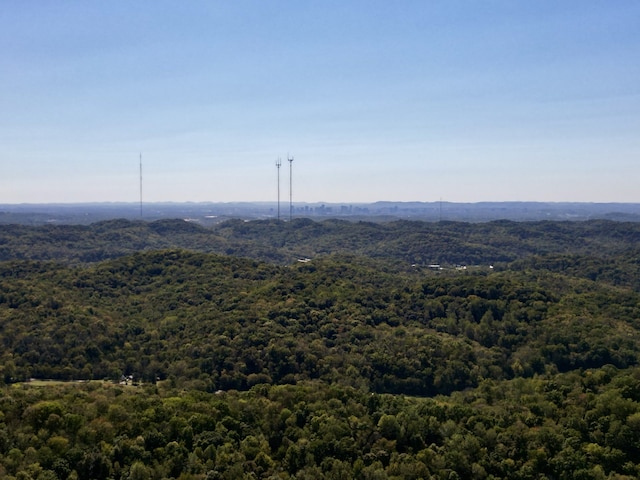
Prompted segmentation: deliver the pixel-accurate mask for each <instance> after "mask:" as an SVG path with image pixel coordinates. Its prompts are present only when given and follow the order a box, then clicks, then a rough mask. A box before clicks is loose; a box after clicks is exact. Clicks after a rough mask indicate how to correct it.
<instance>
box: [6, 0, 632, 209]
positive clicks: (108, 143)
mask: <svg viewBox="0 0 640 480" xmlns="http://www.w3.org/2000/svg"><path fill="white" fill-rule="evenodd" d="M638 21H640V4H639V3H637V2H633V1H630V0H623V1H620V2H615V3H605V2H578V1H575V0H573V1H568V2H561V3H557V2H551V1H542V2H535V3H525V2H516V3H514V2H503V1H498V2H492V3H477V2H469V1H434V2H420V1H408V2H403V3H401V4H395V3H389V2H382V1H372V2H370V1H367V2H364V1H353V2H336V1H330V2H323V3H321V4H317V3H300V2H291V1H283V2H276V3H265V2H258V1H256V0H252V1H248V2H243V3H241V4H240V3H226V2H205V1H194V2H189V3H187V4H184V3H175V2H169V1H160V2H153V3H151V2H145V1H143V2H138V3H135V4H131V3H129V2H122V1H115V2H109V3H66V2H65V3H42V2H36V3H32V2H17V1H15V0H9V2H8V3H6V4H5V8H4V9H3V13H2V15H0V39H1V41H2V42H3V45H5V48H3V49H2V50H1V51H0V62H1V63H2V65H3V69H2V71H1V72H0V86H2V88H1V89H0V127H1V128H0V139H1V142H0V155H1V157H2V159H3V161H2V170H1V173H2V174H1V175H0V204H22V203H27V204H56V203H70V204H73V203H105V202H106V203H117V202H131V203H135V202H137V201H138V200H139V161H140V154H141V155H142V164H143V175H142V177H143V199H144V201H145V202H147V203H153V202H195V203H198V202H212V203H219V202H223V203H235V202H275V201H276V181H277V170H276V166H275V162H276V160H277V159H278V158H280V159H281V160H282V163H283V165H282V167H281V170H280V182H281V185H280V186H281V199H282V201H283V202H284V201H285V200H286V201H288V199H289V181H290V179H289V164H288V163H287V162H286V159H287V156H288V155H293V157H294V158H295V159H294V161H293V199H294V203H321V202H326V203H352V204H356V203H373V202H376V201H380V198H393V199H395V200H389V201H398V202H427V203H429V202H438V201H439V200H440V199H442V200H443V201H448V202H457V203H481V202H513V201H516V202H517V201H522V202H531V201H532V202H559V203H567V202H568V203H638V202H640V194H639V193H638V188H637V183H638V180H639V179H640V162H639V161H638V153H639V152H640V137H639V136H638V134H637V132H638V131H640V64H639V63H638V61H637V59H638V58H640V30H638V28H637V25H638Z"/></svg>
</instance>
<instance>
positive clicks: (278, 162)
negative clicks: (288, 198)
mask: <svg viewBox="0 0 640 480" xmlns="http://www.w3.org/2000/svg"><path fill="white" fill-rule="evenodd" d="M281 165H282V161H280V157H278V159H277V160H276V167H277V168H278V220H280V166H281Z"/></svg>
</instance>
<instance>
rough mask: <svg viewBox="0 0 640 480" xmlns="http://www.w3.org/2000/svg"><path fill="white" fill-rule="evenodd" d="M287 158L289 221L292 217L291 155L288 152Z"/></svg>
mask: <svg viewBox="0 0 640 480" xmlns="http://www.w3.org/2000/svg"><path fill="white" fill-rule="evenodd" d="M287 160H288V161H289V221H291V220H292V219H293V175H292V172H293V157H290V156H289V154H288V153H287Z"/></svg>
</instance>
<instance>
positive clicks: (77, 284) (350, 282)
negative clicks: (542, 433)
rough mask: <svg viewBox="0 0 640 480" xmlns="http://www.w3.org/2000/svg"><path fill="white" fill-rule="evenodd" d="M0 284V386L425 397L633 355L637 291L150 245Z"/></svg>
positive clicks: (22, 267)
mask: <svg viewBox="0 0 640 480" xmlns="http://www.w3.org/2000/svg"><path fill="white" fill-rule="evenodd" d="M0 292H1V293H0V325H1V328H0V342H1V343H2V345H4V348H5V350H4V354H3V358H2V360H3V361H4V365H5V367H4V378H5V381H6V382H12V381H16V380H24V379H27V378H30V377H36V378H55V379H67V380H70V379H102V378H111V379H114V380H116V379H118V378H120V376H121V375H134V376H135V377H136V378H139V379H142V380H144V381H146V382H153V381H155V379H157V378H160V379H167V378H170V379H173V381H175V382H180V384H183V385H185V384H186V385H191V386H193V387H195V388H199V389H203V390H207V391H215V390H218V389H223V390H228V389H240V390H244V389H247V388H249V387H251V386H252V385H254V384H257V383H278V384H281V383H295V382H298V381H301V380H313V379H319V380H323V381H326V382H333V383H342V384H346V385H353V386H360V387H363V388H366V389H368V390H372V391H377V392H389V393H405V394H414V395H432V394H435V393H450V392H452V391H454V390H460V389H464V388H468V387H473V386H477V385H479V383H480V382H481V381H482V380H483V379H494V380H501V379H508V378H513V377H514V376H525V377H527V376H532V375H534V374H535V373H543V372H545V371H570V370H573V369H578V368H597V367H601V366H604V365H606V364H611V365H615V366H617V367H619V368H626V367H628V366H631V365H636V364H639V363H640V347H639V345H640V323H638V322H639V321H640V295H639V294H637V293H634V292H632V291H630V290H625V289H617V288H614V287H609V286H606V285H601V284H598V283H595V282H591V281H587V280H581V279H572V278H571V277H566V276H563V275H558V274H553V273H544V272H539V273H536V274H532V273H531V272H529V273H520V272H512V271H504V272H496V273H491V274H471V275H467V274H457V273H451V274H450V275H440V274H436V273H432V272H426V273H420V272H410V273H394V272H384V271H382V270H380V269H379V268H377V266H376V265H375V264H373V265H370V264H368V263H367V262H364V263H363V262H360V261H359V260H358V259H357V257H352V258H343V259H339V258H331V259H325V260H315V261H312V262H310V263H305V264H297V265H293V266H291V267H281V266H274V265H270V264H267V263H262V262H257V261H252V260H246V259H238V258H233V257H225V256H217V255H212V254H201V253H188V252H185V251H160V252H147V253H138V254H134V255H131V256H126V257H123V258H121V259H117V260H110V261H106V262H102V263H99V264H97V265H95V266H93V267H90V268H82V269H78V268H73V267H65V266H60V265H56V264H46V263H33V262H25V261H20V262H15V261H14V262H4V263H2V264H0ZM7 365H12V366H11V368H10V370H7V368H9V367H7Z"/></svg>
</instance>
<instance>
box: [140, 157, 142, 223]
mask: <svg viewBox="0 0 640 480" xmlns="http://www.w3.org/2000/svg"><path fill="white" fill-rule="evenodd" d="M140 218H142V152H140Z"/></svg>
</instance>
